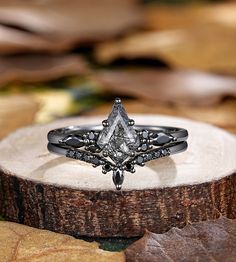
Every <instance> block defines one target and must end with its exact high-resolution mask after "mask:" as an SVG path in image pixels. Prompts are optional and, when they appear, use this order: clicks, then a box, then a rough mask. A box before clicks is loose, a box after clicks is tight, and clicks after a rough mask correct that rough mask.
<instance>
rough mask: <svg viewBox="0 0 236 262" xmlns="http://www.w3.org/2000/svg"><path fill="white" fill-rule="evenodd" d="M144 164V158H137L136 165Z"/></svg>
mask: <svg viewBox="0 0 236 262" xmlns="http://www.w3.org/2000/svg"><path fill="white" fill-rule="evenodd" d="M143 162H144V158H143V157H142V156H138V158H137V163H138V164H142V163H143Z"/></svg>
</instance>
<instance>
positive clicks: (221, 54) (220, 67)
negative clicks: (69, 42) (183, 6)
mask: <svg viewBox="0 0 236 262" xmlns="http://www.w3.org/2000/svg"><path fill="white" fill-rule="evenodd" d="M235 43H236V29H234V28H229V27H224V26H218V25H205V26H200V25H199V26H196V27H191V28H186V29H176V30H167V31H153V32H143V33H139V34H136V35H131V36H128V37H126V38H123V39H121V40H120V41H113V42H107V43H103V44H100V45H98V46H97V48H96V50H95V57H96V59H97V60H98V61H99V62H100V63H104V64H105V63H110V62H113V61H114V60H116V59H120V58H125V59H131V60H132V59H137V58H149V59H157V60H161V61H163V62H164V63H166V64H167V65H169V66H170V67H174V68H180V69H198V70H205V71H212V72H213V71H214V72H221V73H227V74H236V48H235Z"/></svg>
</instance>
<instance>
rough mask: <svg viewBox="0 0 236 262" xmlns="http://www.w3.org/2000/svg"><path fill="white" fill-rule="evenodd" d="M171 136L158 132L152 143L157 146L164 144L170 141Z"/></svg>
mask: <svg viewBox="0 0 236 262" xmlns="http://www.w3.org/2000/svg"><path fill="white" fill-rule="evenodd" d="M171 139H172V137H170V136H168V135H166V134H164V133H159V134H158V136H157V137H156V138H155V139H154V141H153V144H154V145H156V146H158V145H164V144H166V143H169V142H170V141H171Z"/></svg>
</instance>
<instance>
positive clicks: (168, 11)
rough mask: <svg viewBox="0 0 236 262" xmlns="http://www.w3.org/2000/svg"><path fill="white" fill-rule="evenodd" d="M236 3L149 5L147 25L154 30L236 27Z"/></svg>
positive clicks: (146, 16)
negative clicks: (218, 26) (212, 25)
mask: <svg viewBox="0 0 236 262" xmlns="http://www.w3.org/2000/svg"><path fill="white" fill-rule="evenodd" d="M235 12H236V4H235V3H222V4H219V3H218V4H205V5H178V6H174V5H173V6H164V5H163V6H161V5H160V6H154V5H151V6H148V7H147V8H146V9H145V18H146V20H145V21H146V23H145V24H146V27H147V28H149V29H154V30H167V29H178V28H188V27H192V26H196V25H199V24H200V25H202V26H204V25H205V24H214V25H220V26H225V27H231V28H236V16H235Z"/></svg>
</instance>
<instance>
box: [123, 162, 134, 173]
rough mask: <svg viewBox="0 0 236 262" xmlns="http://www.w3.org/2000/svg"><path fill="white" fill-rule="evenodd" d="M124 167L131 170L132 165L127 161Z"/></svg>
mask: <svg viewBox="0 0 236 262" xmlns="http://www.w3.org/2000/svg"><path fill="white" fill-rule="evenodd" d="M125 167H126V170H127V171H131V170H132V169H133V165H132V164H131V163H127V164H126V165H125Z"/></svg>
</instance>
